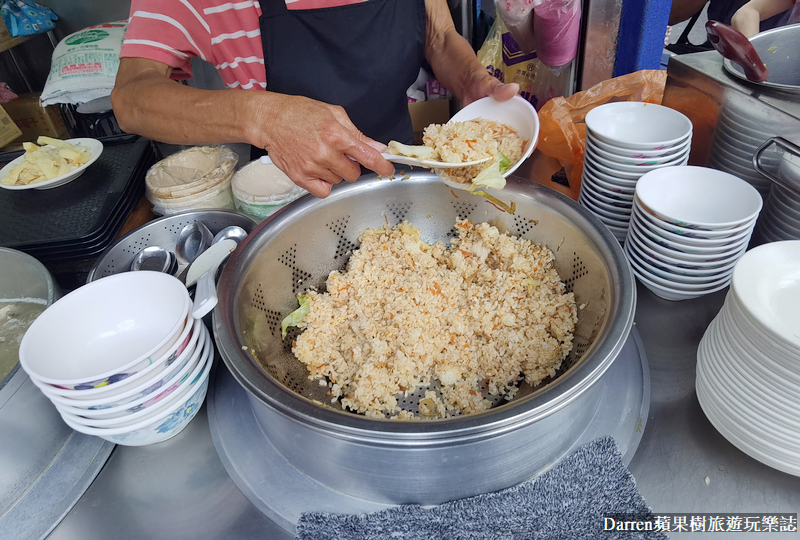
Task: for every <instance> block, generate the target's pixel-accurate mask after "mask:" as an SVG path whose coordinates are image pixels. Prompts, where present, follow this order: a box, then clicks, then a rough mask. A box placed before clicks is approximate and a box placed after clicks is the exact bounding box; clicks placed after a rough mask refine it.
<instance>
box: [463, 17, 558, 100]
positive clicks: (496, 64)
mask: <svg viewBox="0 0 800 540" xmlns="http://www.w3.org/2000/svg"><path fill="white" fill-rule="evenodd" d="M478 61H480V62H481V64H483V66H484V67H485V68H486V70H487V71H488V72H489V73H490V74H491V75H492V76H494V77H495V78H497V79H499V80H500V81H502V82H505V83H514V82H515V83H517V84H519V89H520V90H519V95H520V96H522V97H524V98H525V99H527V100H528V101H530V102H531V104H532V105H533V106H534V107H535V108H536V109H537V110H538V109H539V108H540V107H541V106H542V104H544V103H546V102H547V101H548V100H550V99H551V98H553V97H556V96H563V95H564V94H565V93H566V92H567V90H568V88H569V85H570V83H571V81H570V78H569V70H563V71H561V72H555V71H552V70H550V69H549V68H548V67H547V66H545V65H544V64H542V63H541V62H540V61H539V59H538V58H537V57H536V53H529V54H526V53H524V52H523V51H522V50H521V49H520V47H519V45H518V44H517V42H516V41H515V39H514V37H513V36H512V35H511V33H510V32H509V31H508V28H507V27H506V25H505V22H504V21H503V19H502V18H500V17H498V18H497V19H496V20H495V22H494V24H493V25H492V28H491V29H490V30H489V34H488V35H487V36H486V40H485V41H484V42H483V46H482V47H481V48H480V50H479V51H478Z"/></svg>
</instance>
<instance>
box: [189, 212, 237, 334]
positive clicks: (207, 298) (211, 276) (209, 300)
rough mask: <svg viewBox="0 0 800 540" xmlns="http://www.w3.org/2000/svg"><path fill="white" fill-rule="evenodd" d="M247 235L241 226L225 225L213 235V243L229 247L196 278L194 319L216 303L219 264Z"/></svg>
mask: <svg viewBox="0 0 800 540" xmlns="http://www.w3.org/2000/svg"><path fill="white" fill-rule="evenodd" d="M246 237H247V231H245V230H244V229H243V228H241V227H237V226H231V227H225V228H224V229H222V230H221V231H219V232H218V233H217V234H216V235H215V236H214V241H213V243H212V247H213V246H214V245H223V244H226V245H230V247H229V248H227V249H224V250H222V252H221V253H220V255H219V257H218V258H217V259H216V260H215V261H213V263H212V265H211V267H210V268H209V269H208V270H206V271H205V272H204V273H203V275H201V276H200V278H199V279H198V280H197V288H196V289H195V291H194V306H193V308H192V316H193V317H194V318H195V319H202V318H203V317H204V316H205V315H206V314H207V313H209V312H210V311H211V310H212V309H214V306H216V305H217V285H216V277H217V270H218V269H219V267H220V265H222V263H223V262H225V260H226V259H227V258H228V255H230V254H231V253H232V252H233V250H234V249H236V248H237V247H238V245H239V244H240V243H241V242H242V240H244V239H245V238H246Z"/></svg>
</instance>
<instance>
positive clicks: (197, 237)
mask: <svg viewBox="0 0 800 540" xmlns="http://www.w3.org/2000/svg"><path fill="white" fill-rule="evenodd" d="M212 241H213V236H212V234H211V231H209V230H208V227H206V226H205V224H203V222H201V221H193V222H191V223H189V224H188V225H186V226H185V227H184V228H183V229H181V232H180V234H179V235H178V242H177V243H176V245H175V254H176V255H177V257H178V261H179V262H180V266H181V272H180V275H179V276H178V279H180V280H181V281H185V279H186V272H188V270H189V265H190V264H192V263H193V262H194V261H195V259H197V257H198V256H199V255H200V254H201V253H203V252H204V251H205V250H206V249H208V246H210V245H211V242H212Z"/></svg>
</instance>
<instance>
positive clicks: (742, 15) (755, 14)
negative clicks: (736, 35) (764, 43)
mask: <svg viewBox="0 0 800 540" xmlns="http://www.w3.org/2000/svg"><path fill="white" fill-rule="evenodd" d="M794 3H795V0H750V1H749V2H747V3H746V4H745V5H743V6H742V7H740V8H739V9H737V10H736V13H734V14H733V17H731V26H733V27H734V28H736V29H737V30H738V31H739V32H741V33H742V34H744V35H745V36H746V37H750V36H753V35H755V34H758V33H759V32H760V31H761V28H760V26H761V21H763V20H765V19H769V18H770V17H772V16H774V15H777V14H778V13H783V12H784V11H786V10H788V9H791V8H792V6H794Z"/></svg>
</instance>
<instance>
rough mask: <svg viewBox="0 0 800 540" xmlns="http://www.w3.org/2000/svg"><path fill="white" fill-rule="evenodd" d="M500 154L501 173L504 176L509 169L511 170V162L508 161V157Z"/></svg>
mask: <svg viewBox="0 0 800 540" xmlns="http://www.w3.org/2000/svg"><path fill="white" fill-rule="evenodd" d="M498 153H499V154H500V163H499V165H500V173H501V174H504V173H505V172H506V171H507V170H508V169H510V168H511V160H510V159H508V156H507V155H505V154H504V153H502V152H498Z"/></svg>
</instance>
